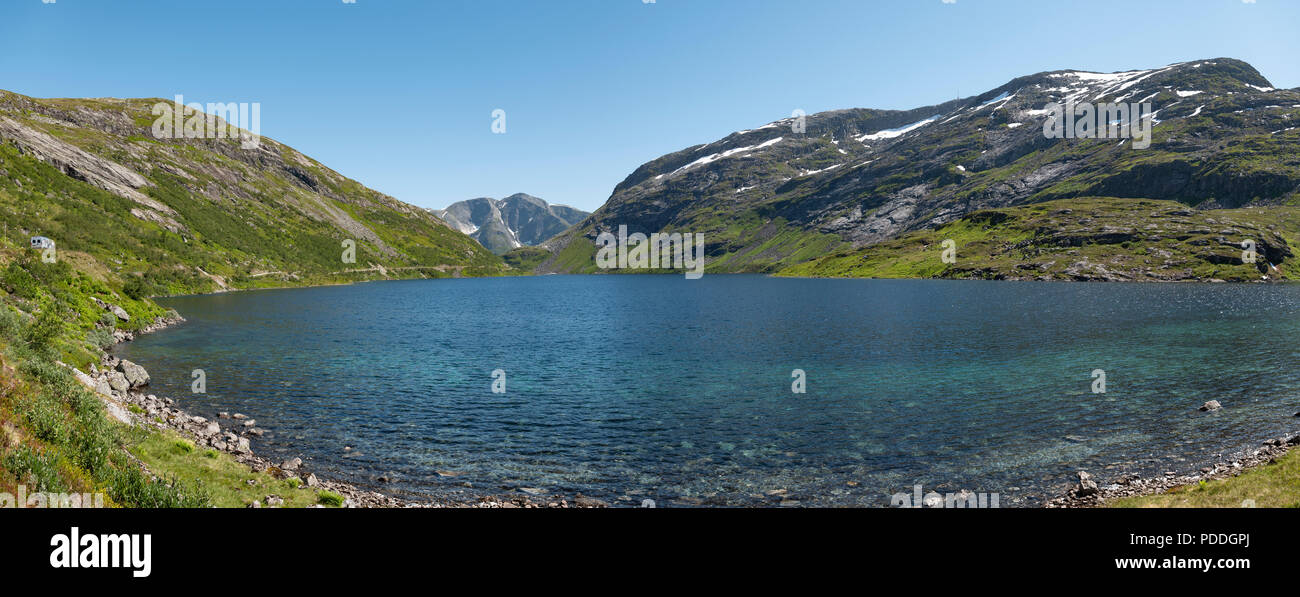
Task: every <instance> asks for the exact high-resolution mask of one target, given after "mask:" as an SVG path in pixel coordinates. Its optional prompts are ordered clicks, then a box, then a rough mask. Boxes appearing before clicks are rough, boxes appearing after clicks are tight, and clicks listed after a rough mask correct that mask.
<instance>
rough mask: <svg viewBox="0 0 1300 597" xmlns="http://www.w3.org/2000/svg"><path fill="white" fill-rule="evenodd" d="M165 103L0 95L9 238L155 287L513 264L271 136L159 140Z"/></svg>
mask: <svg viewBox="0 0 1300 597" xmlns="http://www.w3.org/2000/svg"><path fill="white" fill-rule="evenodd" d="M159 103H164V100H157V99H136V100H121V99H93V100H90V99H87V100H82V99H76V100H69V99H35V98H31V97H26V96H22V95H18V94H15V93H9V92H3V91H0V220H3V222H4V223H5V227H6V229H7V230H8V237H7V238H6V241H7V242H8V243H10V244H11V245H18V246H22V245H25V244H26V242H27V239H26V235H29V234H30V235H37V234H39V235H44V236H48V237H50V238H53V239H54V240H55V241H56V242H57V244H58V248H59V250H60V251H73V252H77V253H82V254H86V255H89V256H91V257H93V258H96V259H98V260H99V261H100V262H101V263H103V264H104V265H105V266H106V267H107V268H108V269H109V270H111V271H112V272H113V273H114V274H116V275H119V276H120V277H122V278H123V279H125V280H131V279H134V280H136V282H137V286H138V287H140V288H142V289H143V291H144V292H148V293H151V294H153V293H156V294H167V293H173V292H202V291H212V290H223V289H226V288H245V287H254V286H265V285H283V284H303V283H313V282H315V283H325V282H335V281H348V280H354V279H369V278H376V277H390V276H396V277H412V276H442V275H490V274H493V273H500V272H503V271H505V270H506V266H505V265H504V263H503V262H502V261H501V260H500V259H499V258H497V257H496V256H495V255H492V254H491V253H490V252H488V251H486V250H485V249H483V247H481V246H480V245H479V244H478V243H475V242H474V241H473V240H471V239H470V238H468V237H466V236H465V235H463V234H461V233H460V232H459V231H456V230H453V229H451V228H450V227H448V226H447V225H446V224H445V223H444V222H442V221H441V220H439V219H438V218H437V217H436V216H434V215H433V214H431V213H429V212H428V211H427V210H424V209H421V208H418V207H415V206H412V205H408V204H406V203H403V202H401V201H398V200H397V199H394V198H392V197H389V196H387V195H384V194H382V193H379V192H376V191H374V190H371V189H368V188H366V187H364V186H362V185H361V184H360V183H358V182H356V181H353V180H350V179H348V178H346V177H344V176H341V175H339V174H338V173H336V172H334V171H332V170H330V169H329V168H326V167H325V166H323V165H321V164H320V163H319V162H317V161H315V160H313V159H311V158H309V157H307V156H305V155H303V154H301V153H299V152H298V151H295V150H294V149H293V148H291V147H287V146H285V145H282V144H280V143H277V142H275V141H273V140H271V139H268V138H263V139H261V143H260V145H259V146H257V147H254V148H247V147H243V146H241V143H240V140H239V139H219V138H158V136H156V135H155V134H154V130H153V124H154V122H155V120H156V119H157V117H156V116H155V115H154V114H153V113H152V108H153V107H154V106H155V105H157V104H159ZM348 241H350V242H351V243H353V244H354V249H353V251H352V252H353V254H354V257H355V258H354V259H351V260H349V259H347V258H346V257H345V255H346V253H347V252H348V248H347V247H345V246H344V243H345V242H348Z"/></svg>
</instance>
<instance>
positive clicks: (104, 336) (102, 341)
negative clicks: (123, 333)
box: [86, 328, 117, 350]
mask: <svg viewBox="0 0 1300 597" xmlns="http://www.w3.org/2000/svg"><path fill="white" fill-rule="evenodd" d="M86 342H87V343H89V344H90V345H91V346H94V347H95V348H98V349H100V350H107V349H109V348H111V347H112V346H113V345H114V344H117V338H116V337H114V336H113V332H110V331H108V330H106V329H104V328H95V329H93V330H90V331H89V332H86Z"/></svg>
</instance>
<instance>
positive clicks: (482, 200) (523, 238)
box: [430, 193, 591, 255]
mask: <svg viewBox="0 0 1300 597" xmlns="http://www.w3.org/2000/svg"><path fill="white" fill-rule="evenodd" d="M430 211H432V212H433V213H434V215H436V216H438V217H439V218H442V219H443V220H444V221H446V222H447V224H448V225H450V226H451V227H452V228H455V229H457V230H460V231H461V232H463V233H465V234H467V235H469V236H470V237H471V238H473V239H474V240H476V241H478V242H479V244H481V245H483V246H484V247H487V248H488V250H490V251H492V252H493V253H496V254H498V255H501V254H504V253H506V252H508V251H510V250H512V249H517V248H519V247H525V246H533V245H538V244H541V243H542V242H543V241H545V240H547V239H549V238H551V237H552V236H555V235H557V234H559V233H561V232H564V231H565V230H566V229H568V228H569V227H570V226H572V225H574V224H576V223H578V222H581V221H582V220H583V219H584V218H586V217H587V216H588V215H591V214H589V213H587V212H585V211H581V210H577V209H574V208H572V207H568V206H566V205H550V204H548V203H547V202H546V201H545V200H543V199H541V198H540V197H534V196H532V195H529V194H527V193H515V194H513V195H510V196H509V197H506V198H505V199H493V198H491V197H479V198H476V199H468V200H466V201H459V202H456V203H453V204H451V205H449V206H447V209H436V210H430Z"/></svg>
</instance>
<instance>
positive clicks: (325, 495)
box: [316, 491, 343, 508]
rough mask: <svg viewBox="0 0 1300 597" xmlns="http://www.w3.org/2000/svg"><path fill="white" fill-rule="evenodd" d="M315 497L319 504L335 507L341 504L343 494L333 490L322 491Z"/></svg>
mask: <svg viewBox="0 0 1300 597" xmlns="http://www.w3.org/2000/svg"><path fill="white" fill-rule="evenodd" d="M316 497H317V500H318V501H320V503H321V504H324V505H326V506H332V507H335V508H338V507H341V506H343V496H341V495H339V494H337V493H334V492H333V491H322V492H320V493H319V494H318V495H317V496H316Z"/></svg>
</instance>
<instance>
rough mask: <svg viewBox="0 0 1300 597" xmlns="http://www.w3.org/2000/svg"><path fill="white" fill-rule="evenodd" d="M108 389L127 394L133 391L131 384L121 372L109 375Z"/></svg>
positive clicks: (113, 372)
mask: <svg viewBox="0 0 1300 597" xmlns="http://www.w3.org/2000/svg"><path fill="white" fill-rule="evenodd" d="M108 387H109V388H110V389H112V390H114V391H117V392H125V391H127V390H129V389H131V382H129V381H127V379H126V376H125V375H123V374H122V373H121V372H120V371H112V372H109V374H108Z"/></svg>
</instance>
